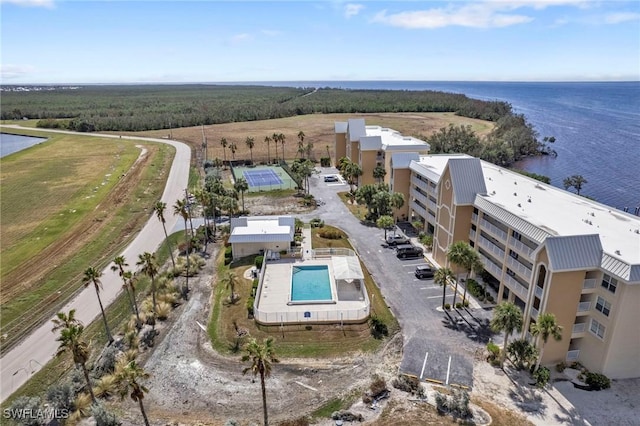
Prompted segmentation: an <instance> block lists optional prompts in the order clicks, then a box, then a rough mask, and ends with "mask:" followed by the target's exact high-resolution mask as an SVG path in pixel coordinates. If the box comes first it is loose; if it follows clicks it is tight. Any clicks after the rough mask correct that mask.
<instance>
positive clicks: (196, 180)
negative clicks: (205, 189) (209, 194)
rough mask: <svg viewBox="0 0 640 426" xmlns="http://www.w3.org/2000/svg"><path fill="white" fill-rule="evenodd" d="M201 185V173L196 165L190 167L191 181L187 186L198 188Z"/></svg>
mask: <svg viewBox="0 0 640 426" xmlns="http://www.w3.org/2000/svg"><path fill="white" fill-rule="evenodd" d="M199 185H200V173H199V172H198V169H197V168H195V167H193V166H192V167H189V181H188V184H187V186H188V187H189V188H196V187H198V186H199Z"/></svg>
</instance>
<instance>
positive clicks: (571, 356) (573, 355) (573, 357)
mask: <svg viewBox="0 0 640 426" xmlns="http://www.w3.org/2000/svg"><path fill="white" fill-rule="evenodd" d="M579 356H580V350H579V349H578V350H575V351H567V358H566V359H567V361H568V362H573V361H577V360H578V357H579Z"/></svg>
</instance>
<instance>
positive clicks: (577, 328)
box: [571, 322, 587, 338]
mask: <svg viewBox="0 0 640 426" xmlns="http://www.w3.org/2000/svg"><path fill="white" fill-rule="evenodd" d="M586 330H587V323H586V322H579V323H577V324H573V329H572V330H571V338H574V337H580V336H577V335H579V334H582V333H584V332H585V331H586Z"/></svg>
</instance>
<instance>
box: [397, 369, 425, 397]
mask: <svg viewBox="0 0 640 426" xmlns="http://www.w3.org/2000/svg"><path fill="white" fill-rule="evenodd" d="M392 385H393V387H394V388H396V389H400V390H401V391H403V392H407V393H410V394H412V395H419V396H422V395H423V394H424V389H423V388H422V386H420V380H418V378H417V377H415V376H407V375H405V374H402V375H400V376H398V377H396V378H395V379H394V380H393V383H392Z"/></svg>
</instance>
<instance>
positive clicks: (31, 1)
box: [0, 0, 55, 9]
mask: <svg viewBox="0 0 640 426" xmlns="http://www.w3.org/2000/svg"><path fill="white" fill-rule="evenodd" d="M0 3H4V4H15V5H17V6H26V7H46V8H48V9H53V7H54V6H55V5H54V2H53V0H0Z"/></svg>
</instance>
